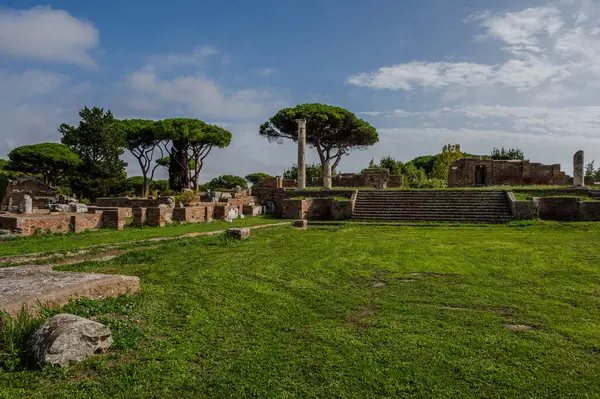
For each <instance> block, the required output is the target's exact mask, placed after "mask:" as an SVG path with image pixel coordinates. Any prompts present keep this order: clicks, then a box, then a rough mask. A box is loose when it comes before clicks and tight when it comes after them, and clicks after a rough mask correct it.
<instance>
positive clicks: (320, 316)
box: [0, 223, 600, 398]
mask: <svg viewBox="0 0 600 399" xmlns="http://www.w3.org/2000/svg"><path fill="white" fill-rule="evenodd" d="M599 234H600V224H585V223H577V224H574V223H573V224H569V223H538V224H530V225H524V226H520V227H517V226H514V225H513V227H508V226H484V227H460V226H459V227H457V226H430V227H427V226H419V227H415V226H401V227H391V226H390V227H384V226H355V225H347V226H344V227H341V228H339V227H328V226H319V227H315V228H313V229H309V230H306V231H303V230H296V229H294V228H292V227H277V228H272V229H266V230H258V231H254V232H253V233H252V235H251V237H250V239H248V240H246V241H241V242H236V241H228V240H225V239H224V238H223V237H221V236H205V237H198V238H190V239H182V240H177V241H172V242H168V243H165V244H163V245H161V246H160V247H158V248H156V249H152V250H148V249H145V250H143V251H137V252H131V253H128V254H125V255H122V256H121V257H119V258H117V259H114V260H111V261H108V262H104V263H101V262H88V263H84V264H80V265H70V266H62V267H61V268H62V269H64V270H76V271H94V272H104V273H123V274H129V275H137V276H139V277H140V279H141V284H142V293H141V294H139V295H137V296H134V297H122V298H119V299H116V300H108V301H105V302H91V301H88V302H81V303H74V304H72V305H69V306H68V307H67V309H66V310H67V311H69V312H73V313H77V314H80V315H82V316H85V317H93V318H95V319H98V320H100V321H101V322H103V323H106V324H108V325H109V326H110V327H111V329H112V330H113V333H114V336H115V343H114V345H113V348H112V350H111V351H110V352H109V353H108V354H106V355H101V356H95V357H93V358H90V359H89V360H87V361H85V362H84V363H82V364H79V365H76V366H72V367H70V368H68V369H56V368H52V367H44V368H42V369H31V368H25V369H21V368H20V367H19V366H16V369H15V370H13V371H9V369H8V368H7V367H5V368H4V369H0V392H1V393H0V397H7V398H8V397H10V398H21V397H23V398H64V397H68V398H101V397H102V398H104V397H107V398H136V397H145V398H159V397H160V398H163V397H164V398H173V397H176V398H221V397H231V398H244V397H255V398H290V397H298V398H317V397H318V398H374V397H387V398H412V397H415V398H483V397H485V398H496V397H497V398H594V397H600V378H598V377H599V376H600V312H598V310H599V309H600V253H599V251H598V249H599V248H598V236H599ZM40 240H44V238H40ZM33 243H35V239H32V240H31V244H33ZM2 245H4V244H2ZM0 357H1V356H0ZM3 395H4V396H3Z"/></svg>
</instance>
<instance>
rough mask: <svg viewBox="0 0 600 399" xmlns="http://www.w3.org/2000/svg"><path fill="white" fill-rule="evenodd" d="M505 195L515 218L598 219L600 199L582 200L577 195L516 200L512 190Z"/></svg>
mask: <svg viewBox="0 0 600 399" xmlns="http://www.w3.org/2000/svg"><path fill="white" fill-rule="evenodd" d="M552 191H553V190H552ZM551 194H553V192H551ZM507 195H508V200H509V205H510V208H511V211H512V214H513V217H514V218H515V220H535V219H542V220H565V221H588V222H594V221H600V201H598V202H595V201H590V202H584V201H581V200H580V199H579V198H577V197H533V198H532V199H531V200H529V201H517V200H516V199H515V196H514V195H513V193H512V192H509V193H507Z"/></svg>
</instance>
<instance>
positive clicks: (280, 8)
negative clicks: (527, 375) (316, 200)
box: [0, 0, 600, 180]
mask: <svg viewBox="0 0 600 399" xmlns="http://www.w3.org/2000/svg"><path fill="white" fill-rule="evenodd" d="M594 3H595V2H594V1H592V0H556V1H525V0H519V1H516V0H506V1H501V2H500V1H492V0H452V1H448V0H421V1H408V0H406V1H400V0H395V1H393V0H376V1H372V2H366V1H348V0H346V1H342V0H328V1H316V0H303V1H290V0H288V1H250V0H238V1H228V2H208V1H191V0H181V1H178V0H175V1H171V2H158V1H154V2H152V1H144V2H141V1H133V0H129V1H126V2H123V1H114V0H107V1H103V2H87V1H85V2H83V1H74V0H65V1H52V2H48V3H40V2H36V1H27V0H18V1H16V0H15V1H7V0H4V1H2V3H1V6H0V87H3V88H4V90H2V93H0V120H2V121H3V125H4V126H3V128H2V130H0V157H3V156H5V155H6V153H7V152H8V151H10V150H11V149H12V148H14V147H16V146H18V145H23V144H27V143H32V142H40V141H58V140H60V136H59V133H58V132H57V127H58V125H59V124H60V123H61V122H69V123H77V120H78V118H77V111H78V110H79V109H80V108H82V107H83V106H84V105H87V106H100V107H104V108H105V109H110V110H112V111H113V113H114V114H115V115H116V116H117V117H119V118H131V117H144V118H165V117H176V116H182V117H194V118H200V119H203V120H205V121H207V122H210V123H217V124H220V125H222V126H223V127H225V128H227V129H229V130H230V131H232V133H233V135H234V137H233V142H232V145H231V146H230V147H229V148H227V149H225V150H219V151H215V152H214V153H213V154H212V155H211V156H210V157H209V158H208V159H207V164H206V166H205V171H204V172H203V175H202V179H203V180H206V179H209V178H211V177H214V176H216V175H219V174H225V173H228V174H229V173H231V174H239V175H245V174H247V173H251V172H257V171H264V172H268V173H272V174H277V173H281V172H282V170H283V168H285V167H286V166H288V165H291V164H292V163H294V158H295V149H294V147H293V145H292V144H287V145H283V146H278V145H276V144H269V143H268V142H267V140H266V139H263V138H261V137H260V136H258V126H259V124H260V123H261V122H264V121H265V120H266V119H267V118H268V117H269V116H271V115H272V114H273V113H275V112H276V111H277V110H278V109H280V108H282V107H285V106H293V105H295V104H298V103H303V102H324V103H329V104H335V105H340V106H343V107H346V108H348V109H350V110H352V111H353V112H355V113H357V114H358V115H359V116H360V117H362V118H364V119H366V120H368V121H369V122H370V123H371V124H373V125H374V126H375V127H376V128H377V129H378V131H379V134H380V139H381V141H380V143H379V144H377V145H376V146H374V147H373V148H371V149H369V150H367V151H360V152H355V153H353V154H351V155H350V156H348V157H347V158H346V159H344V160H343V161H342V163H341V165H340V169H341V170H342V171H344V172H352V171H358V170H360V169H361V168H363V167H364V166H366V164H367V163H368V162H369V160H370V159H371V158H376V159H377V158H380V157H382V156H384V155H388V154H390V155H392V156H394V157H396V158H398V159H401V160H404V161H408V160H410V159H412V158H414V157H415V156H418V155H423V154H433V153H437V152H439V150H440V149H441V147H442V146H443V145H444V144H445V143H449V142H452V143H454V142H457V143H460V144H461V145H462V147H463V149H464V150H466V151H468V152H471V153H489V151H490V150H491V149H492V148H493V147H498V146H511V147H514V146H519V147H521V148H522V149H523V150H524V151H525V154H526V156H528V157H529V158H531V159H532V160H533V161H538V162H545V163H562V164H563V169H564V170H566V171H567V172H568V173H571V169H572V166H571V165H570V163H571V159H572V154H573V153H574V152H575V151H576V150H578V149H584V150H585V151H586V157H587V158H588V160H591V159H593V158H595V157H598V158H599V162H600V133H598V128H599V127H600V104H599V101H600V100H598V99H597V97H598V96H597V95H596V93H597V89H598V88H599V87H598V86H599V85H600V68H598V67H597V65H599V64H600V62H599V61H600V6H597V5H595V4H594ZM309 159H310V160H314V161H316V154H311V155H310V156H309ZM127 160H128V161H130V167H129V168H128V172H129V173H130V174H136V173H137V167H136V165H135V163H134V162H133V160H131V159H130V158H128V159H127Z"/></svg>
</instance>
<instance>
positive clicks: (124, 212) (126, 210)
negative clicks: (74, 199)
mask: <svg viewBox="0 0 600 399" xmlns="http://www.w3.org/2000/svg"><path fill="white" fill-rule="evenodd" d="M116 210H120V211H121V215H125V217H126V218H130V217H133V208H119V207H116V206H109V207H99V206H95V205H89V206H88V212H103V211H116Z"/></svg>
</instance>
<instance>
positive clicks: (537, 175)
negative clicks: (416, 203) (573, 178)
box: [448, 158, 569, 187]
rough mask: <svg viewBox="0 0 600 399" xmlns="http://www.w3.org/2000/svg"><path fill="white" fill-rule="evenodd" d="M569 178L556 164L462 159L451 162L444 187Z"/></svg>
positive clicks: (557, 182) (555, 182)
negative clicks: (446, 184)
mask: <svg viewBox="0 0 600 399" xmlns="http://www.w3.org/2000/svg"><path fill="white" fill-rule="evenodd" d="M568 182H569V177H568V176H567V175H566V174H565V172H562V171H561V170H560V165H559V164H556V165H543V164H541V163H532V162H530V161H527V160H525V161H519V160H510V161H501V160H493V159H475V158H464V159H461V160H458V161H455V162H453V163H452V165H451V166H450V170H449V171H448V187H473V186H496V185H511V186H522V185H538V184H539V185H566V184H569V183H568Z"/></svg>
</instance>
